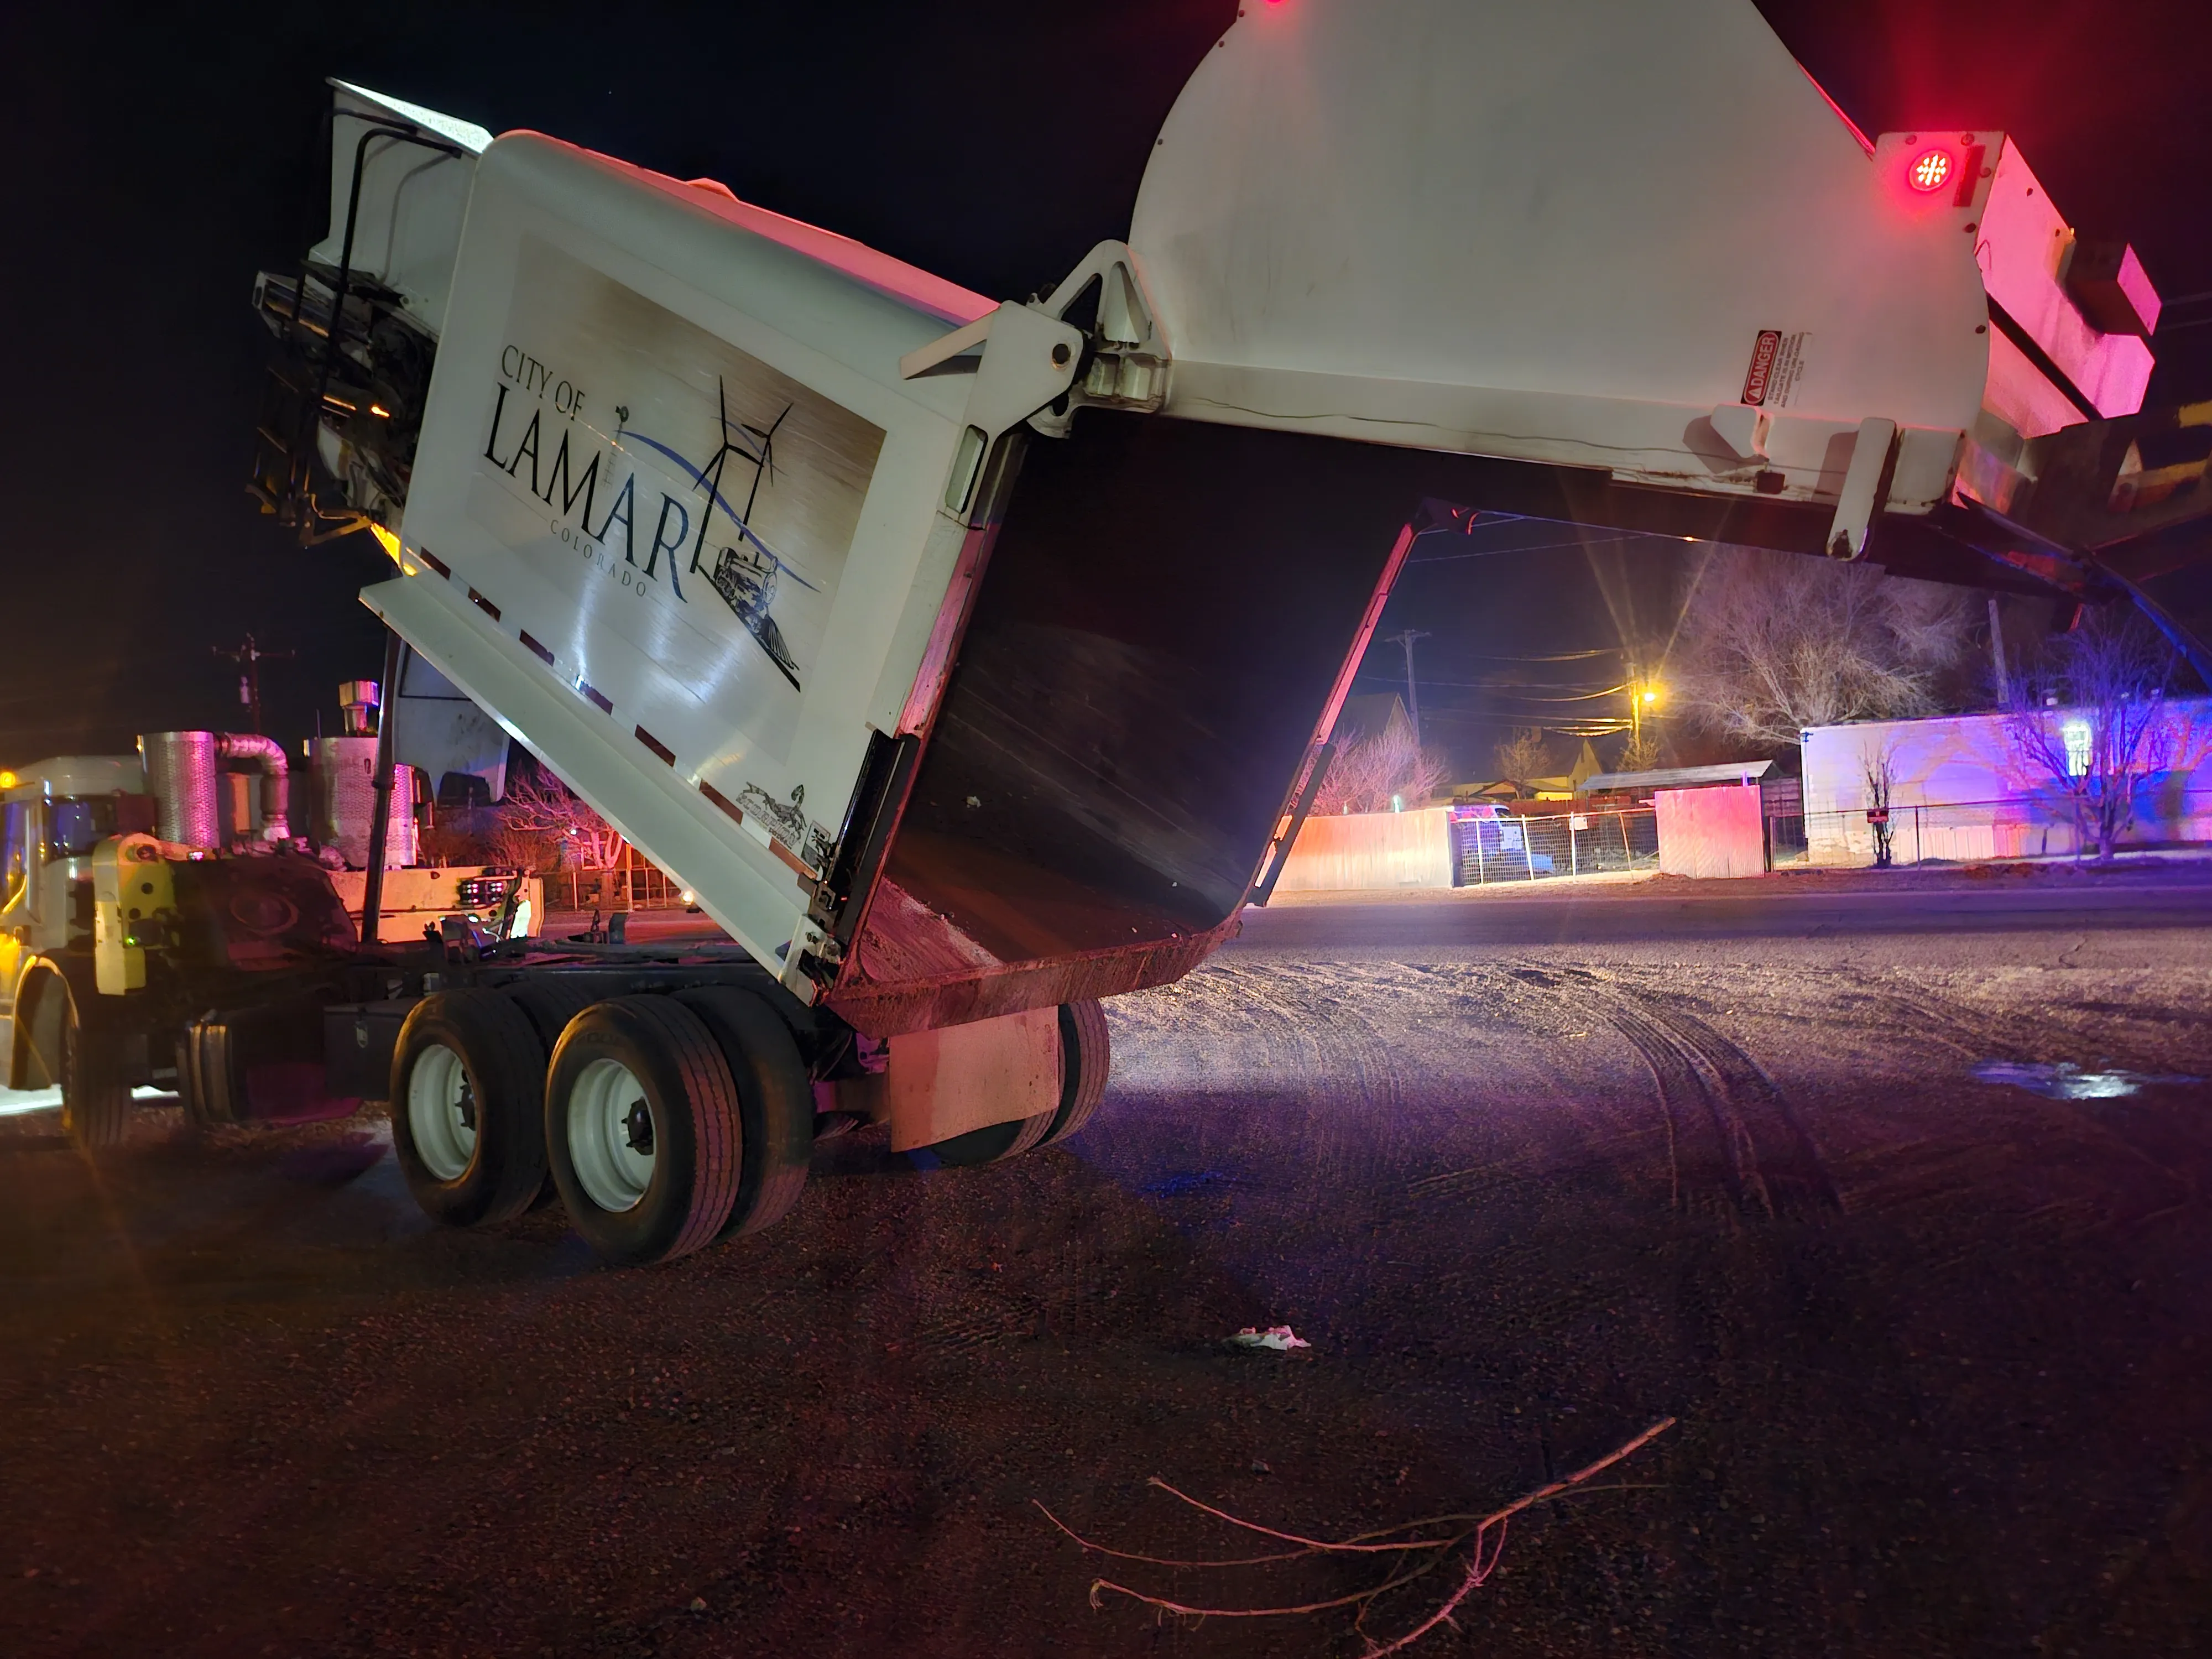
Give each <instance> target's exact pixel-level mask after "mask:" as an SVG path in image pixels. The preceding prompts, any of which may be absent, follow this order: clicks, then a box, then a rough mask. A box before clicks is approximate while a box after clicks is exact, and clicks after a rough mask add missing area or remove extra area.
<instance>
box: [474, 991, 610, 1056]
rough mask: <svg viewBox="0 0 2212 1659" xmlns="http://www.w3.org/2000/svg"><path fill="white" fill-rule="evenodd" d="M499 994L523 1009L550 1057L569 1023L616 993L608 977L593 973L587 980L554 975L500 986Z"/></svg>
mask: <svg viewBox="0 0 2212 1659" xmlns="http://www.w3.org/2000/svg"><path fill="white" fill-rule="evenodd" d="M618 982H619V981H617V983H618ZM500 994H501V996H503V997H505V998H507V1000H509V1001H510V1002H512V1003H513V1004H514V1006H516V1007H518V1008H520V1009H521V1010H522V1012H523V1014H524V1015H525V1016H526V1018H528V1019H529V1021H530V1024H531V1027H532V1030H535V1031H536V1032H537V1033H538V1041H539V1042H542V1043H544V1045H545V1052H546V1053H547V1054H551V1053H552V1052H553V1050H554V1049H555V1048H556V1047H558V1046H559V1044H560V1042H561V1033H562V1032H563V1031H565V1030H568V1022H569V1021H570V1020H572V1019H574V1018H575V1017H576V1016H577V1015H579V1014H580V1013H582V1012H584V1010H585V1009H586V1008H588V1007H590V1006H592V1004H593V1003H595V1002H600V1001H604V1000H605V999H606V998H608V997H609V996H611V995H614V994H616V992H615V990H614V988H613V987H611V986H610V985H609V983H608V980H607V976H606V975H601V974H594V975H591V976H590V977H589V978H588V979H587V978H586V977H585V976H584V975H580V974H562V973H555V974H544V975H533V976H532V977H531V978H529V979H526V980H521V981H517V982H516V983H515V984H513V985H506V986H501V987H500Z"/></svg>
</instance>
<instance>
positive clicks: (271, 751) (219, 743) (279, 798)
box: [215, 732, 292, 841]
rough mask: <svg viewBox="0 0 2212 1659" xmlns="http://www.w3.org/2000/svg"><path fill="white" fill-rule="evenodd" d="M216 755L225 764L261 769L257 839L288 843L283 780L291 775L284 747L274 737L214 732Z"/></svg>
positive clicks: (289, 825) (245, 733)
mask: <svg viewBox="0 0 2212 1659" xmlns="http://www.w3.org/2000/svg"><path fill="white" fill-rule="evenodd" d="M215 746H216V754H218V755H219V756H221V757H222V758H223V759H224V760H227V761H258V762H259V763H260V766H261V838H262V839H263V840H264V841H289V840H290V839H291V836H292V825H291V823H290V820H289V817H287V811H288V808H289V800H288V799H287V798H286V796H287V791H286V787H285V786H286V781H287V779H289V776H290V775H291V770H292V769H291V763H289V761H287V760H286V759H285V757H284V745H283V744H281V743H278V742H277V741H276V738H264V737H261V736H259V735H258V734H257V733H255V732H216V738H215Z"/></svg>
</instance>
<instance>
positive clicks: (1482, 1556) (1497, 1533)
mask: <svg viewBox="0 0 2212 1659" xmlns="http://www.w3.org/2000/svg"><path fill="white" fill-rule="evenodd" d="M1672 1427H1674V1419H1673V1418H1671V1417H1665V1418H1662V1419H1660V1420H1659V1421H1658V1422H1656V1423H1654V1424H1653V1425H1651V1426H1650V1428H1648V1429H1646V1430H1644V1432H1643V1433H1641V1434H1639V1435H1638V1436H1637V1437H1635V1438H1634V1439H1632V1440H1630V1441H1627V1442H1626V1443H1623V1444H1622V1445H1620V1446H1618V1447H1616V1448H1615V1449H1613V1450H1612V1451H1610V1452H1607V1454H1606V1455H1604V1456H1603V1457H1601V1458H1599V1459H1598V1460H1597V1461H1596V1462H1594V1463H1590V1464H1588V1465H1586V1466H1585V1467H1583V1468H1579V1469H1577V1470H1576V1471H1575V1472H1574V1473H1573V1474H1568V1475H1564V1476H1562V1477H1561V1478H1560V1479H1559V1480H1553V1481H1549V1482H1547V1483H1546V1484H1545V1485H1543V1486H1539V1487H1537V1488H1536V1489H1535V1490H1534V1491H1533V1492H1524V1493H1523V1494H1522V1496H1520V1497H1519V1498H1515V1499H1514V1500H1513V1501H1512V1502H1511V1503H1510V1504H1506V1505H1505V1506H1504V1508H1503V1509H1497V1510H1491V1511H1490V1512H1489V1513H1488V1514H1486V1515H1474V1514H1468V1515H1431V1516H1424V1517H1423V1518H1421V1519H1419V1520H1417V1521H1402V1522H1399V1523H1398V1524H1397V1525H1395V1526H1392V1527H1384V1528H1380V1529H1378V1530H1376V1531H1374V1532H1364V1533H1358V1534H1354V1535H1353V1536H1352V1537H1350V1538H1345V1539H1337V1540H1330V1539H1323V1538H1308V1537H1305V1536H1304V1535H1302V1534H1297V1533H1293V1532H1284V1531H1281V1530H1279V1529H1278V1528H1273V1527H1267V1526H1262V1525H1261V1524H1260V1523H1259V1522H1256V1521H1247V1520H1245V1519H1244V1518H1243V1516H1238V1515H1232V1514H1231V1513H1230V1512H1229V1511H1228V1510H1223V1509H1217V1508H1215V1507H1214V1506H1213V1505H1212V1504H1206V1503H1201V1502H1200V1501H1199V1500H1198V1499H1197V1498H1193V1497H1192V1496H1190V1494H1189V1493H1188V1492H1181V1491H1178V1490H1177V1489H1176V1488H1175V1487H1174V1486H1170V1485H1169V1484H1168V1483H1167V1482H1166V1481H1164V1480H1161V1479H1160V1478H1159V1477H1158V1475H1155V1476H1153V1477H1152V1481H1151V1484H1152V1486H1157V1487H1158V1488H1159V1489H1160V1490H1161V1491H1162V1492H1165V1493H1167V1494H1168V1495H1169V1496H1170V1498H1176V1499H1178V1500H1179V1501H1181V1502H1182V1503H1184V1504H1188V1505H1189V1506H1190V1507H1191V1508H1193V1509H1194V1510H1198V1511H1200V1513H1201V1514H1204V1515H1208V1516H1212V1517H1213V1518H1214V1519H1215V1520H1217V1521H1219V1522H1224V1523H1225V1524H1226V1525H1229V1526H1232V1527H1237V1528H1242V1529H1243V1530H1244V1531H1246V1532H1254V1533H1258V1534H1260V1535H1261V1536H1262V1537H1265V1538H1275V1539H1279V1540H1281V1541H1283V1542H1285V1543H1286V1544H1294V1545H1296V1546H1297V1548H1295V1549H1291V1550H1285V1551H1280V1552H1278V1553H1274V1554H1272V1555H1249V1556H1240V1557H1235V1558H1230V1559H1212V1560H1177V1559H1172V1558H1170V1557H1166V1556H1158V1555H1140V1554H1137V1553H1133V1552H1132V1551H1129V1550H1117V1549H1115V1548H1113V1547H1110V1546H1108V1545H1105V1544H1101V1543H1097V1542H1095V1541H1092V1540H1091V1539H1088V1538H1085V1536H1084V1535H1083V1534H1081V1533H1079V1532H1077V1531H1076V1530H1075V1529H1074V1528H1073V1527H1071V1526H1069V1525H1068V1524H1067V1523H1066V1522H1064V1521H1062V1520H1061V1519H1060V1517H1059V1516H1056V1515H1054V1513H1053V1512H1052V1511H1051V1510H1048V1509H1046V1508H1045V1506H1044V1505H1043V1504H1041V1503H1040V1504H1037V1508H1038V1510H1041V1511H1042V1513H1043V1515H1044V1517H1045V1519H1046V1520H1048V1521H1049V1522H1052V1524H1053V1525H1054V1526H1055V1527H1057V1528H1060V1531H1062V1532H1064V1533H1066V1534H1067V1535H1068V1536H1069V1537H1070V1538H1072V1539H1073V1540H1074V1541H1076V1542H1077V1543H1078V1544H1079V1545H1081V1546H1082V1547H1084V1548H1085V1549H1086V1550H1096V1551H1097V1552H1098V1553H1100V1554H1101V1555H1108V1556H1112V1557H1113V1558H1115V1559H1117V1560H1122V1561H1135V1562H1139V1563H1141V1564H1143V1565H1147V1566H1156V1567H1171V1568H1178V1569H1180V1568H1226V1567H1255V1566H1266V1565H1273V1564H1276V1563H1279V1562H1284V1561H1302V1560H1311V1559H1320V1558H1322V1557H1324V1556H1329V1555H1374V1554H1400V1555H1403V1554H1408V1553H1419V1552H1422V1551H1426V1552H1429V1558H1428V1559H1427V1560H1425V1561H1424V1562H1422V1563H1420V1564H1419V1565H1415V1566H1410V1567H1408V1568H1407V1569H1406V1570H1404V1571H1394V1572H1393V1573H1392V1574H1391V1576H1390V1577H1387V1578H1385V1579H1384V1580H1383V1582H1382V1583H1379V1584H1375V1585H1371V1586H1370V1587H1369V1588H1368V1589H1363V1590H1355V1591H1353V1592H1352V1593H1351V1594H1349V1595H1338V1596H1332V1597H1329V1598H1328V1599H1327V1600H1323V1601H1304V1602H1299V1603H1297V1604H1296V1605H1294V1606H1283V1607H1196V1606H1193V1605H1191V1604H1189V1603H1187V1602H1182V1601H1174V1600H1171V1599H1170V1598H1169V1597H1167V1596H1164V1595H1153V1594H1152V1593H1151V1592H1150V1591H1148V1590H1142V1589H1136V1588H1134V1587H1133V1586H1131V1585H1128V1584H1121V1583H1115V1581H1113V1580H1112V1579H1110V1578H1097V1579H1093V1580H1092V1581H1091V1606H1092V1607H1103V1606H1104V1605H1105V1602H1104V1601H1103V1599H1102V1598H1103V1596H1104V1595H1106V1594H1107V1593H1108V1592H1111V1593H1112V1594H1114V1595H1125V1596H1127V1597H1128V1598H1129V1599H1130V1600H1131V1601H1141V1602H1142V1603H1144V1604H1145V1605H1146V1607H1154V1608H1158V1610H1159V1611H1161V1612H1163V1613H1176V1614H1178V1615H1181V1616H1184V1617H1188V1618H1193V1619H1280V1618H1287V1617H1291V1616H1294V1615H1297V1614H1302V1613H1327V1612H1329V1611H1330V1610H1332V1609H1334V1608H1336V1607H1358V1608H1359V1617H1358V1620H1357V1621H1356V1622H1355V1626H1354V1628H1355V1629H1357V1630H1358V1632H1359V1634H1360V1636H1361V1637H1362V1638H1364V1640H1365V1641H1366V1642H1367V1644H1368V1648H1367V1653H1366V1656H1365V1659H1382V1656H1383V1655H1385V1654H1391V1653H1398V1652H1401V1651H1403V1650H1405V1649H1407V1648H1408V1647H1410V1646H1412V1645H1413V1644H1414V1643H1415V1642H1418V1641H1419V1640H1420V1639H1421V1638H1423V1637H1424V1636H1425V1635H1427V1634H1428V1633H1429V1632H1431V1631H1432V1630H1434V1629H1435V1628H1436V1627H1437V1626H1438V1625H1444V1624H1452V1623H1453V1622H1454V1621H1453V1619H1452V1615H1453V1614H1454V1613H1456V1612H1457V1611H1458V1610H1459V1607H1460V1604H1461V1603H1462V1602H1463V1601H1466V1600H1467V1598H1468V1596H1469V1595H1473V1594H1474V1592H1475V1591H1476V1590H1478V1589H1480V1588H1481V1587H1482V1585H1483V1583H1485V1581H1486V1580H1487V1579H1488V1578H1489V1577H1490V1575H1491V1574H1492V1572H1494V1571H1497V1569H1498V1559H1499V1558H1500V1557H1501V1556H1502V1555H1503V1554H1504V1550H1505V1532H1506V1527H1507V1523H1508V1522H1510V1521H1511V1520H1512V1518H1513V1517H1514V1516H1516V1515H1519V1514H1520V1513H1522V1511H1523V1510H1528V1509H1531V1508H1533V1507H1534V1506H1535V1505H1536V1504H1542V1503H1547V1502H1549V1501H1550V1500H1551V1499H1553V1498H1559V1497H1561V1496H1563V1495H1564V1494H1565V1493H1566V1492H1570V1491H1571V1490H1572V1489H1573V1488H1575V1487H1577V1486H1582V1485H1583V1482H1585V1481H1587V1480H1589V1479H1590V1478H1591V1477H1593V1476H1594V1475H1597V1474H1602V1473H1603V1472H1604V1471H1605V1470H1607V1469H1609V1468H1612V1467H1613V1465H1614V1464H1616V1463H1618V1462H1620V1461H1621V1460H1622V1459H1624V1458H1626V1457H1629V1456H1631V1455H1633V1454H1634V1453H1636V1452H1638V1451H1639V1450H1641V1449H1643V1448H1644V1447H1645V1446H1647V1445H1649V1444H1650V1443H1651V1442H1652V1441H1653V1440H1655V1439H1656V1438H1657V1437H1659V1436H1660V1435H1662V1434H1664V1433H1665V1432H1666V1431H1668V1429H1670V1428H1672ZM1595 1490H1597V1491H1601V1492H1603V1491H1613V1490H1620V1488H1618V1487H1613V1486H1603V1487H1598V1488H1595ZM1031 1501H1033V1502H1034V1501H1035V1500H1034V1499H1033V1500H1031ZM1435 1528H1450V1530H1449V1531H1446V1532H1444V1533H1443V1534H1442V1535H1441V1536H1438V1537H1433V1538H1419V1537H1415V1538H1408V1537H1407V1536H1405V1534H1408V1533H1421V1532H1426V1531H1431V1530H1432V1529H1435ZM1462 1546H1465V1547H1467V1559H1466V1565H1465V1567H1464V1569H1463V1571H1462V1573H1461V1575H1460V1580H1459V1583H1458V1584H1457V1585H1456V1586H1455V1588H1454V1589H1453V1590H1452V1592H1451V1593H1450V1595H1448V1596H1446V1597H1445V1598H1444V1600H1443V1602H1442V1603H1441V1604H1440V1605H1439V1606H1437V1607H1436V1609H1435V1610H1434V1611H1433V1612H1431V1613H1430V1614H1429V1615H1428V1616H1427V1617H1426V1618H1425V1619H1424V1620H1421V1622H1420V1623H1419V1624H1418V1625H1416V1626H1413V1628H1412V1629H1411V1630H1409V1631H1407V1632H1405V1633H1404V1634H1403V1635H1401V1636H1398V1637H1395V1638H1392V1639H1391V1640H1390V1641H1389V1642H1387V1643H1381V1644H1378V1643H1377V1642H1376V1638H1373V1637H1371V1636H1369V1635H1368V1633H1367V1629H1366V1620H1367V1615H1368V1613H1370V1611H1372V1609H1373V1605H1374V1602H1375V1601H1376V1598H1377V1597H1378V1596H1382V1595H1387V1594H1388V1593H1389V1592H1390V1591H1392V1590H1395V1589H1400V1588H1401V1587H1402V1586H1404V1585H1407V1584H1409V1583H1412V1582H1413V1580H1415V1579H1416V1578H1423V1577H1427V1576H1428V1575H1429V1574H1430V1573H1431V1572H1433V1571H1435V1570H1436V1569H1437V1568H1438V1567H1440V1566H1442V1565H1443V1564H1444V1563H1445V1562H1446V1561H1448V1560H1449V1559H1452V1556H1453V1554H1454V1553H1455V1551H1456V1550H1458V1549H1459V1548H1460V1547H1462ZM1455 1627H1456V1626H1455Z"/></svg>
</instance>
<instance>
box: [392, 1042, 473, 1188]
mask: <svg viewBox="0 0 2212 1659" xmlns="http://www.w3.org/2000/svg"><path fill="white" fill-rule="evenodd" d="M476 1114H477V1103H476V1098H475V1095H474V1093H473V1091H471V1089H470V1087H469V1071H468V1067H467V1066H464V1065H462V1064H461V1057H460V1056H459V1054H455V1053H454V1052H453V1050H452V1049H451V1048H447V1046H446V1045H445V1044H444V1043H442V1042H434V1043H432V1044H431V1045H430V1046H429V1047H428V1048H425V1049H423V1050H422V1053H421V1054H417V1055H416V1057H415V1069H414V1070H413V1071H412V1072H410V1073H408V1076H407V1127H408V1129H409V1130H410V1132H411V1133H413V1135H414V1137H415V1152H416V1156H418V1157H419V1158H422V1164H423V1167H424V1168H425V1169H427V1170H429V1171H430V1173H431V1174H432V1175H434V1176H437V1177H438V1179H439V1180H441V1181H453V1180H458V1179H459V1177H460V1176H461V1175H462V1173H463V1172H464V1171H465V1170H467V1169H468V1167H469V1164H470V1163H471V1161H472V1160H473V1159H474V1158H475V1157H476V1155H477V1126H476V1122H475V1118H476Z"/></svg>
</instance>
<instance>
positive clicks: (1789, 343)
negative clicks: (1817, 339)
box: [1741, 328, 1812, 409]
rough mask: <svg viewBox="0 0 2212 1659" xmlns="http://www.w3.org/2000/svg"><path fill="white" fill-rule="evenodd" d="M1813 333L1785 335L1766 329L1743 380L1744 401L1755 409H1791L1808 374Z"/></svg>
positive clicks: (1752, 354) (1755, 346)
mask: <svg viewBox="0 0 2212 1659" xmlns="http://www.w3.org/2000/svg"><path fill="white" fill-rule="evenodd" d="M1811 340H1812V336H1811V335H1810V334H1809V333H1803V332H1800V333H1796V334H1785V333H1784V332H1783V331H1781V330H1780V329H1778V328H1762V329H1761V330H1759V338H1758V340H1757V342H1756V343H1754V344H1753V346H1752V348H1751V368H1750V371H1749V372H1748V373H1747V374H1745V375H1744V377H1743V398H1742V399H1741V401H1743V402H1744V403H1747V404H1750V405H1751V406H1752V407H1753V408H1754V409H1787V408H1789V407H1790V400H1791V399H1792V398H1794V397H1795V396H1796V392H1797V383H1798V381H1799V380H1801V379H1802V378H1803V376H1804V373H1805V348H1806V346H1807V344H1808V343H1809V342H1810V341H1811Z"/></svg>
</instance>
